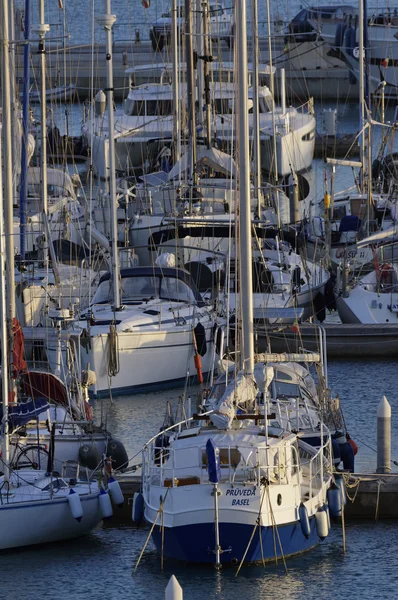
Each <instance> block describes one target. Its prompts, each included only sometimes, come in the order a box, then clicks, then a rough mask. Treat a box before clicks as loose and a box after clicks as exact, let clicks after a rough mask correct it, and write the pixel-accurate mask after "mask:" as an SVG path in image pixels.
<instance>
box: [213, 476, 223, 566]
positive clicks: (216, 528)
mask: <svg viewBox="0 0 398 600" xmlns="http://www.w3.org/2000/svg"><path fill="white" fill-rule="evenodd" d="M213 495H214V535H215V542H216V547H215V549H214V553H215V555H216V564H215V567H216V568H217V569H219V568H220V566H221V562H220V555H221V546H220V524H219V519H218V487H217V483H215V484H214V485H213Z"/></svg>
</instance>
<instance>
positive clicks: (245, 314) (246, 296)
mask: <svg viewBox="0 0 398 600" xmlns="http://www.w3.org/2000/svg"><path fill="white" fill-rule="evenodd" d="M236 34H237V42H238V43H237V55H238V56H237V58H238V86H239V88H238V103H237V106H238V115H237V122H238V125H239V129H238V139H239V211H240V220H239V225H240V231H239V235H240V257H241V263H240V277H241V291H240V298H241V310H242V340H243V354H242V358H243V368H244V371H245V372H246V374H250V373H253V371H254V338H253V304H252V289H253V287H252V286H253V284H252V248H251V210H250V168H249V167H250V165H249V160H250V159H249V119H248V82H247V32H246V0H237V2H236Z"/></svg>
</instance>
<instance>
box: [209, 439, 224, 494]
mask: <svg viewBox="0 0 398 600" xmlns="http://www.w3.org/2000/svg"><path fill="white" fill-rule="evenodd" d="M206 454H207V469H208V472H209V481H210V483H219V481H220V479H221V467H220V450H219V449H218V448H217V446H216V445H215V443H214V441H213V440H212V439H211V438H209V439H208V440H207V443H206Z"/></svg>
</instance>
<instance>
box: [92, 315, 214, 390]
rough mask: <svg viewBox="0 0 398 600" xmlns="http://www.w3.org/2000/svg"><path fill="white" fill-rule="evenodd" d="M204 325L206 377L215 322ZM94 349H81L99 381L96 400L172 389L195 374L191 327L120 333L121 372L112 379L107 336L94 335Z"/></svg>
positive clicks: (209, 367)
mask: <svg viewBox="0 0 398 600" xmlns="http://www.w3.org/2000/svg"><path fill="white" fill-rule="evenodd" d="M202 323H203V325H204V327H205V330H206V340H207V352H206V354H205V356H203V357H202V369H203V373H206V372H208V371H210V369H211V367H212V363H213V359H214V355H213V342H212V335H213V334H212V329H213V322H212V321H208V322H207V323H204V322H203V320H202ZM90 344H91V349H90V350H88V351H85V350H84V349H82V362H83V368H86V367H87V366H88V365H90V368H91V369H93V370H94V371H95V373H96V377H97V381H96V384H95V385H94V386H93V388H92V389H91V391H92V393H93V394H94V395H95V396H107V395H109V391H110V388H111V390H112V394H124V393H131V392H139V391H142V390H145V389H146V390H149V389H157V388H162V387H172V386H173V385H176V384H177V383H178V382H179V381H181V380H184V379H185V377H186V376H187V374H188V375H190V376H194V375H195V374H196V369H195V364H194V347H193V342H192V327H191V326H190V325H188V326H181V327H174V329H173V330H166V329H163V330H162V329H159V330H158V331H150V332H143V331H137V332H118V350H119V352H118V356H119V371H118V373H117V374H116V375H114V376H113V377H111V378H110V376H109V339H108V334H105V333H102V334H98V335H93V336H92V337H91V339H90Z"/></svg>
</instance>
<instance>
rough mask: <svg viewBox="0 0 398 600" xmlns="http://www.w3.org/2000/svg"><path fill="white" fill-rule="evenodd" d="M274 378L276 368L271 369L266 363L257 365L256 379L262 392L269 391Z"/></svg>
mask: <svg viewBox="0 0 398 600" xmlns="http://www.w3.org/2000/svg"><path fill="white" fill-rule="evenodd" d="M273 378H274V367H269V366H267V365H265V364H264V363H257V364H256V365H255V367H254V379H255V380H256V383H257V385H258V387H259V389H260V391H261V392H265V391H266V390H267V389H268V386H269V384H270V383H271V381H272V380H273Z"/></svg>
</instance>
